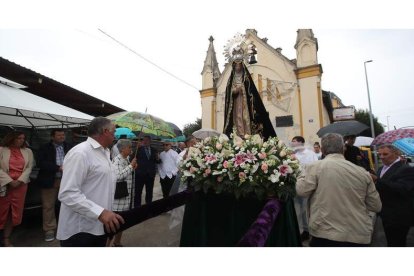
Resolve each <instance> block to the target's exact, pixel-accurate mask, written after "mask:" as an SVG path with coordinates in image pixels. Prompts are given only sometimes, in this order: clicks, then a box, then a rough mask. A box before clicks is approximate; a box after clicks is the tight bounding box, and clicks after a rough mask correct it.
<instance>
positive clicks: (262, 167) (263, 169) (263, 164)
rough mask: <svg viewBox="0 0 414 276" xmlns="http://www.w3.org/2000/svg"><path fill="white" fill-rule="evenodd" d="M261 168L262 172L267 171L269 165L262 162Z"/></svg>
mask: <svg viewBox="0 0 414 276" xmlns="http://www.w3.org/2000/svg"><path fill="white" fill-rule="evenodd" d="M261 169H262V171H263V172H264V173H267V170H268V169H269V166H268V165H267V163H262V166H261Z"/></svg>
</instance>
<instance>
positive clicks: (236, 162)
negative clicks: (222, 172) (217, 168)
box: [234, 153, 246, 167]
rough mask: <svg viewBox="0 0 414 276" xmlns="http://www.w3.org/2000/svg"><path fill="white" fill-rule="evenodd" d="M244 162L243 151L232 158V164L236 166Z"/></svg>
mask: <svg viewBox="0 0 414 276" xmlns="http://www.w3.org/2000/svg"><path fill="white" fill-rule="evenodd" d="M244 162H246V154H245V153H238V154H236V156H235V160H234V166H235V167H238V166H240V165H241V164H243V163H244Z"/></svg>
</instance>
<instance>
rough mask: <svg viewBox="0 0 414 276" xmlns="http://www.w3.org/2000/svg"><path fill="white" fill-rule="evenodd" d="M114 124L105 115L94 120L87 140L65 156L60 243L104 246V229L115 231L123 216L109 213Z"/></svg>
mask: <svg viewBox="0 0 414 276" xmlns="http://www.w3.org/2000/svg"><path fill="white" fill-rule="evenodd" d="M114 133H115V125H114V124H113V123H112V122H111V121H110V120H109V119H107V118H103V117H97V118H95V119H93V120H92V121H91V123H90V125H89V128H88V135H89V137H88V139H87V140H86V141H85V142H83V143H80V144H79V145H77V146H76V147H74V148H72V150H70V151H69V152H68V154H67V155H66V157H65V160H64V163H63V167H64V168H65V170H64V171H63V175H62V181H61V184H60V191H59V200H60V201H61V203H62V205H61V208H60V216H59V224H58V230H57V239H59V240H60V243H61V246H65V247H66V246H77V247H79V246H105V245H106V235H105V232H104V226H105V229H106V231H107V232H116V230H117V229H119V227H120V224H121V223H124V220H123V218H122V217H121V216H120V215H118V214H115V213H114V212H112V211H111V210H112V203H113V198H114V192H115V183H116V175H115V168H114V167H113V164H112V162H111V160H110V158H109V157H110V151H109V149H108V147H109V146H110V145H111V144H112V141H113V140H114Z"/></svg>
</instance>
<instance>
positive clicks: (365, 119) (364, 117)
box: [355, 109, 384, 136]
mask: <svg viewBox="0 0 414 276" xmlns="http://www.w3.org/2000/svg"><path fill="white" fill-rule="evenodd" d="M372 119H373V121H374V133H375V136H377V135H379V134H381V133H383V132H384V127H383V126H382V124H381V123H380V122H378V118H377V117H375V116H374V114H372ZM355 120H356V121H358V122H361V123H363V124H366V125H367V126H369V127H371V123H370V119H369V111H368V110H364V109H358V110H357V111H355ZM361 135H363V136H371V128H370V129H368V130H366V131H364V132H363V133H361Z"/></svg>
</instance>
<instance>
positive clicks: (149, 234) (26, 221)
mask: <svg viewBox="0 0 414 276" xmlns="http://www.w3.org/2000/svg"><path fill="white" fill-rule="evenodd" d="M144 195H145V191H144V194H143V197H144ZM161 197H162V193H161V186H160V184H159V178H158V176H157V178H156V180H155V185H154V200H156V199H159V198H161ZM170 217H171V214H170V213H164V214H162V215H160V216H158V217H155V218H152V219H150V220H147V221H145V222H143V223H140V224H138V225H136V226H134V227H131V228H129V229H128V230H126V231H124V234H123V237H122V243H123V244H124V246H128V247H177V246H179V241H180V233H181V227H180V226H178V227H175V228H173V229H171V230H170V229H169V222H170ZM41 225H42V217H41V210H36V211H31V212H30V213H27V214H25V216H24V217H23V223H22V224H21V225H20V226H18V227H16V228H15V231H14V233H13V235H12V243H13V244H14V246H18V247H53V246H59V242H58V241H57V240H55V241H53V242H45V241H44V240H43V231H42V226H41ZM407 244H408V246H414V227H412V228H411V230H410V232H409V237H408V240H407ZM304 246H308V244H307V243H305V244H304ZM371 246H373V247H383V246H386V240H385V234H384V231H383V228H382V223H381V219H380V218H378V219H377V220H376V222H375V230H374V235H373V239H372V244H371Z"/></svg>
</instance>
